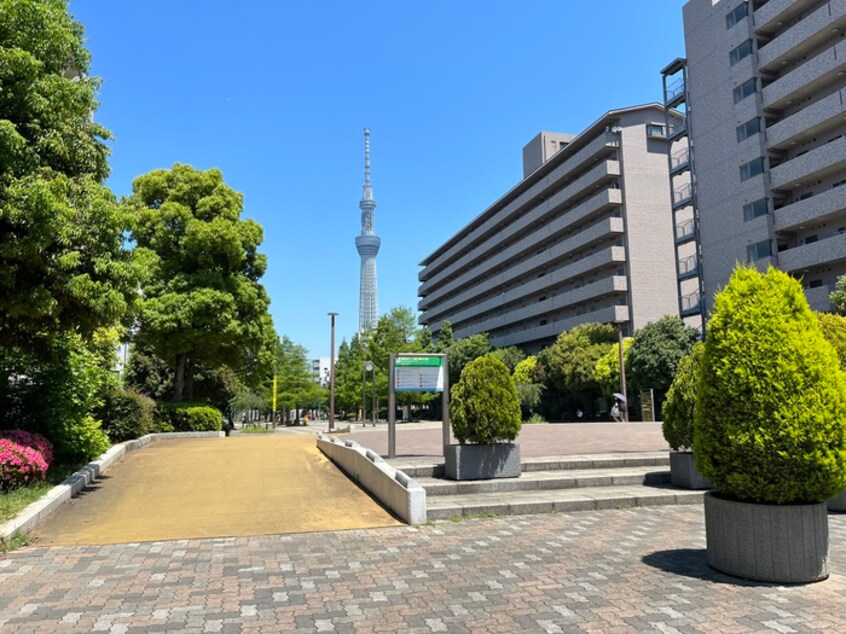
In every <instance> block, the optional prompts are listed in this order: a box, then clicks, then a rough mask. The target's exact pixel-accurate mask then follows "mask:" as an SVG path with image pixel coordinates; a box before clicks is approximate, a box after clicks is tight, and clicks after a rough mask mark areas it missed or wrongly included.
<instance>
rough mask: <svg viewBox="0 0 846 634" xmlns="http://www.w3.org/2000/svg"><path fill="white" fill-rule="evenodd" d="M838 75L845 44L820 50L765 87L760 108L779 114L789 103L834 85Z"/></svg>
mask: <svg viewBox="0 0 846 634" xmlns="http://www.w3.org/2000/svg"><path fill="white" fill-rule="evenodd" d="M841 71H843V72H846V41H843V42H840V43H839V44H837V45H835V46H832V47H831V48H828V49H826V50H824V51H823V52H821V53H820V54H819V55H817V56H816V57H813V58H811V59H810V60H808V61H807V62H805V63H804V64H802V65H801V66H798V67H796V68H794V69H793V70H792V71H790V72H789V73H787V74H786V75H784V76H783V77H781V78H779V79H778V80H776V81H774V82H773V83H772V84H770V85H769V86H767V87H765V88H764V90H763V92H762V99H763V103H764V107H765V108H770V109H775V110H783V109H784V108H786V107H787V106H789V105H790V103H792V102H793V101H797V100H799V99H802V98H804V97H807V96H808V95H811V94H813V93H814V92H816V91H818V90H820V89H821V88H822V87H824V86H825V85H827V84H830V83H833V82H834V81H836V80H837V78H838V73H839V72H841Z"/></svg>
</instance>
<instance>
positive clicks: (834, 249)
mask: <svg viewBox="0 0 846 634" xmlns="http://www.w3.org/2000/svg"><path fill="white" fill-rule="evenodd" d="M843 260H846V233H841V234H838V235H835V236H831V237H829V238H823V239H822V240H818V241H817V242H813V243H811V244H803V245H801V246H798V247H793V248H792V249H787V250H786V251H780V252H779V254H778V264H779V268H781V269H782V270H784V271H787V272H789V273H792V274H794V275H795V274H802V273H804V272H805V271H807V270H810V269H816V268H819V267H822V266H831V265H832V264H835V263H837V262H842V261H843Z"/></svg>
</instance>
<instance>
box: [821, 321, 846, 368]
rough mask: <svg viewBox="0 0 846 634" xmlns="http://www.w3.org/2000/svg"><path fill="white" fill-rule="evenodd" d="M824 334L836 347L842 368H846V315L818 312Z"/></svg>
mask: <svg viewBox="0 0 846 634" xmlns="http://www.w3.org/2000/svg"><path fill="white" fill-rule="evenodd" d="M817 319H819V322H820V328H822V333H823V336H824V337H825V338H826V340H827V341H828V342H829V343H830V344H831V345H832V346H833V347H834V350H835V351H836V352H837V357H838V358H839V359H840V368H841V369H843V370H846V317H844V316H843V315H834V314H832V313H817Z"/></svg>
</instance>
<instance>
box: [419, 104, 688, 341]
mask: <svg viewBox="0 0 846 634" xmlns="http://www.w3.org/2000/svg"><path fill="white" fill-rule="evenodd" d="M671 119H672V115H671ZM666 152H667V130H666V126H665V122H664V108H663V107H662V106H661V105H659V104H657V103H654V104H648V105H644V106H635V107H630V108H622V109H619V110H612V111H610V112H607V113H606V114H604V115H603V116H602V117H600V118H599V119H598V120H597V121H596V122H594V123H593V124H592V125H591V126H589V127H588V128H587V129H586V130H584V131H583V132H581V133H580V134H576V135H572V134H556V133H550V132H541V133H540V134H539V135H538V136H537V137H535V138H534V139H533V140H532V141H530V142H529V144H528V145H527V146H526V147H525V148H524V150H523V164H524V178H523V180H522V181H520V182H519V183H518V184H517V185H516V186H515V187H514V188H512V189H511V190H510V191H509V192H507V193H506V194H505V195H504V196H502V197H501V198H500V199H499V200H497V201H496V202H495V203H493V204H492V205H491V206H490V207H488V208H487V209H485V210H484V211H483V212H482V213H481V214H479V215H478V216H477V217H476V218H474V219H473V220H472V221H471V222H470V223H469V224H468V225H467V226H465V227H464V228H463V229H461V230H460V231H459V232H458V233H456V234H455V235H454V236H452V237H450V238H449V239H448V240H447V241H446V242H445V243H444V244H443V245H442V246H441V247H439V248H438V249H437V250H436V251H435V252H434V253H432V254H431V255H429V256H428V257H427V258H426V259H424V260H423V261H422V262H421V264H420V266H421V267H423V268H422V270H421V271H420V273H419V281H420V285H419V289H418V295H419V297H420V300H419V303H418V308H419V310H420V311H421V316H420V323H421V324H422V325H425V326H428V327H429V328H430V329H431V330H432V332H433V334H434V335H435V336H436V337H437V335H438V332H439V331H440V327H441V324H442V323H443V321H444V320H449V321H450V322H451V324H452V326H453V332H454V336H455V337H466V336H468V335H471V334H475V333H480V332H487V333H488V334H489V336H490V339H491V342H492V343H493V344H494V345H495V346H498V347H504V346H509V345H517V346H520V347H522V348H523V349H525V350H527V351H530V352H531V351H536V350H539V349H540V348H541V347H542V346H544V345H547V344H549V343H551V342H552V341H554V340H555V338H556V337H557V336H558V335H559V334H560V333H561V332H564V331H567V330H570V329H572V328H573V327H575V326H577V325H579V324H583V323H588V322H601V323H613V324H618V325H619V326H620V327H621V328H622V330H623V331H624V332H626V333H629V332H631V331H632V330H633V329H635V328H639V327H641V326H643V325H645V324H646V323H648V322H650V321H655V320H657V319H659V318H660V317H662V316H664V315H667V314H678V299H677V294H676V287H675V279H676V272H675V264H674V255H673V253H674V250H673V228H672V222H671V217H670V195H669V188H668V167H667V155H666Z"/></svg>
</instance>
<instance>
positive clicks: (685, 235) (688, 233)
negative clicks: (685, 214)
mask: <svg viewBox="0 0 846 634" xmlns="http://www.w3.org/2000/svg"><path fill="white" fill-rule="evenodd" d="M695 234H696V223H695V221H694V220H693V218H690V219H689V220H685V221H684V222H682V223H679V224H677V225H676V244H683V243H685V242H690V241H691V240H693V237H694V235H695Z"/></svg>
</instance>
